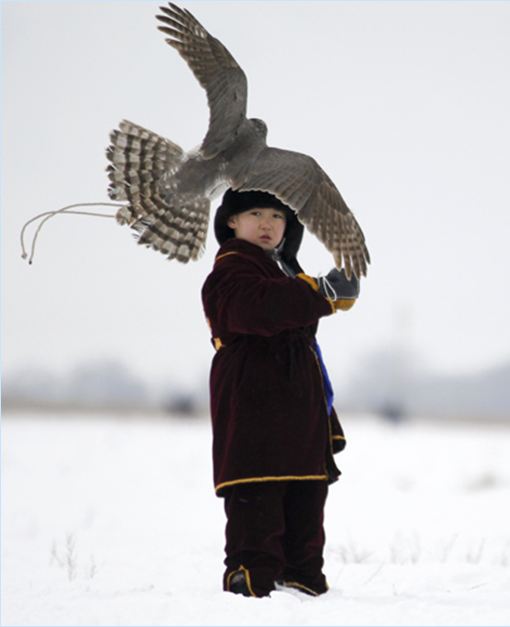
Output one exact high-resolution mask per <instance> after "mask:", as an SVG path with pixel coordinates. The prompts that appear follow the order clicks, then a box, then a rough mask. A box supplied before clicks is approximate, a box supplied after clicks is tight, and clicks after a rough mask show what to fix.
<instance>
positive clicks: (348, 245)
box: [107, 3, 370, 278]
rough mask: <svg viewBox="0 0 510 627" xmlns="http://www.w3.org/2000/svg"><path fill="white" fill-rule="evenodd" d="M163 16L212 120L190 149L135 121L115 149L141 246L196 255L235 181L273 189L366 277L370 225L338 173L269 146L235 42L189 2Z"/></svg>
mask: <svg viewBox="0 0 510 627" xmlns="http://www.w3.org/2000/svg"><path fill="white" fill-rule="evenodd" d="M160 11H161V13H160V14H158V15H157V16H156V17H157V19H158V20H159V22H161V25H159V26H158V28H159V30H160V31H162V32H163V33H165V35H167V39H166V42H167V43H168V44H169V45H170V46H172V47H173V48H175V49H176V50H177V51H178V52H179V54H180V55H181V56H182V57H183V59H184V60H185V61H186V63H187V64H188V66H189V68H190V69H191V71H192V72H193V74H194V75H195V78H196V79H197V80H198V82H199V83H200V85H201V86H202V87H203V88H204V89H205V91H206V93H207V101H208V105H209V111H210V116H209V128H208V130H207V133H206V136H205V138H204V140H203V141H202V144H201V145H200V147H199V148H198V150H195V151H190V152H188V153H185V152H184V151H183V150H182V148H180V147H179V146H177V145H176V144H174V143H173V142H171V141H170V140H168V139H165V138H163V137H161V136H159V135H157V134H156V133H153V132H152V131H149V130H147V129H145V128H142V127H141V126H138V125H136V124H133V123H132V122H129V121H127V120H124V121H122V122H121V123H120V125H119V128H118V129H117V130H114V131H113V132H112V133H111V136H110V140H111V145H110V146H109V147H108V149H107V157H108V159H109V161H110V164H109V166H108V171H109V178H110V181H111V183H110V187H109V190H108V193H109V196H110V198H111V199H113V200H120V201H127V204H126V205H125V206H123V207H121V209H119V210H118V212H117V214H116V218H117V221H118V222H120V223H121V224H128V225H129V226H130V227H131V228H133V229H134V230H135V231H136V232H137V239H138V243H139V244H145V245H147V246H149V247H152V248H154V249H156V250H157V251H159V252H161V253H163V254H164V255H165V256H167V257H168V258H169V259H177V260H178V261H181V262H184V263H186V262H188V261H189V260H190V259H197V258H198V257H199V255H200V254H201V253H202V251H203V249H204V246H205V240H206V235H207V228H208V222H209V210H210V203H211V200H212V199H213V198H215V197H216V196H217V195H218V194H220V193H222V191H224V190H225V189H226V188H228V187H230V188H232V189H234V190H237V191H250V190H258V191H265V192H269V193H271V194H273V195H274V196H276V197H277V198H279V199H280V200H281V201H282V202H283V203H285V204H286V205H288V206H289V207H291V209H293V210H294V211H295V212H296V215H297V218H298V220H299V221H300V222H301V223H302V224H304V225H305V226H306V227H307V229H308V230H309V231H310V232H311V233H313V234H314V235H316V236H317V237H318V238H319V240H320V241H321V242H322V243H323V244H324V245H325V246H326V248H327V249H328V250H329V251H330V252H331V253H332V254H333V257H334V260H335V265H336V266H337V268H339V269H341V268H342V267H343V268H345V272H346V275H347V276H348V277H349V278H350V277H351V275H352V273H354V274H355V275H356V276H357V277H360V276H361V275H366V271H367V263H369V262H370V257H369V253H368V250H367V247H366V245H365V238H364V235H363V232H362V230H361V228H360V226H359V224H358V222H357V221H356V218H355V217H354V215H353V214H352V212H351V210H350V209H349V208H348V206H347V205H346V203H345V201H344V200H343V198H342V196H341V195H340V193H339V191H338V189H337V188H336V187H335V185H334V183H333V181H332V180H331V179H330V178H329V177H328V175H327V174H326V173H325V172H324V170H322V168H321V167H320V166H319V164H318V163H317V162H316V161H315V159H313V158H312V157H310V156H308V155H305V154H301V153H299V152H293V151H290V150H282V149H280V148H273V147H269V146H268V145H267V143H266V136H267V127H266V124H265V123H264V122H263V121H262V120H259V119H254V118H250V119H249V118H247V117H246V106H247V80H246V75H245V73H244V72H243V70H242V69H241V67H240V66H239V65H238V63H237V62H236V60H235V59H234V57H233V56H232V55H231V54H230V52H229V51H228V50H227V49H226V48H225V46H224V45H223V44H222V43H221V42H220V41H218V39H215V38H214V37H213V36H212V35H210V34H209V33H208V32H207V31H206V30H205V28H204V27H203V26H202V25H201V24H200V23H199V22H198V20H197V19H196V18H195V17H194V16H193V15H192V14H191V13H190V12H189V11H188V10H187V9H182V8H180V7H178V6H177V5H175V4H173V3H169V5H168V6H163V7H160Z"/></svg>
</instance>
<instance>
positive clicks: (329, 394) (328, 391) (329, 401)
mask: <svg viewBox="0 0 510 627" xmlns="http://www.w3.org/2000/svg"><path fill="white" fill-rule="evenodd" d="M313 349H314V351H315V353H316V355H317V359H318V360H319V364H320V367H321V372H322V381H323V384H324V394H325V396H326V405H327V407H328V415H331V409H332V408H333V399H334V393H333V386H332V385H331V381H330V379H329V375H328V371H327V370H326V364H325V363H324V360H323V359H322V353H321V349H320V346H319V345H318V343H317V340H314V344H313Z"/></svg>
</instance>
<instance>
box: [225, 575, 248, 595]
mask: <svg viewBox="0 0 510 627" xmlns="http://www.w3.org/2000/svg"><path fill="white" fill-rule="evenodd" d="M228 590H229V592H233V593H234V594H242V595H243V597H251V596H252V594H251V592H250V590H249V589H248V584H247V582H246V577H245V574H244V573H243V572H241V571H238V572H237V573H234V575H232V578H231V579H230V582H229V588H228Z"/></svg>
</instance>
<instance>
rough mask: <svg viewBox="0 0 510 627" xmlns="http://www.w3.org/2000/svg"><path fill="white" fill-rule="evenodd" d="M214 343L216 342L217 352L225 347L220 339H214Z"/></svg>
mask: <svg viewBox="0 0 510 627" xmlns="http://www.w3.org/2000/svg"><path fill="white" fill-rule="evenodd" d="M213 342H214V348H215V349H216V350H217V351H219V350H220V348H221V347H222V346H223V342H222V341H221V339H220V338H219V337H213Z"/></svg>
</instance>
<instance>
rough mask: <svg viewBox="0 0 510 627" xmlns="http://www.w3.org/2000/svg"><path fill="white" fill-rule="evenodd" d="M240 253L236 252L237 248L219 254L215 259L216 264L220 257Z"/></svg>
mask: <svg viewBox="0 0 510 627" xmlns="http://www.w3.org/2000/svg"><path fill="white" fill-rule="evenodd" d="M238 254H239V253H238V252H236V251H235V250H230V251H229V252H228V253H222V254H221V255H218V256H217V257H216V259H215V260H214V264H215V265H216V262H217V261H219V260H220V259H223V257H228V256H229V255H238Z"/></svg>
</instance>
